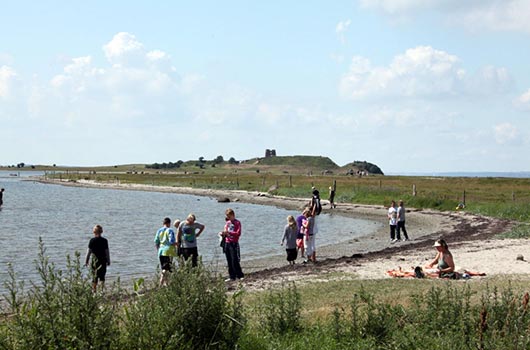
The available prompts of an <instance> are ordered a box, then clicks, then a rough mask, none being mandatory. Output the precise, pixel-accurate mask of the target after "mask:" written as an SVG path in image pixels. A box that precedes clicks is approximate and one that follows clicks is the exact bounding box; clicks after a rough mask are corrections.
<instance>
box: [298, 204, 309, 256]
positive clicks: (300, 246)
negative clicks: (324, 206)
mask: <svg viewBox="0 0 530 350" xmlns="http://www.w3.org/2000/svg"><path fill="white" fill-rule="evenodd" d="M306 210H309V208H304V210H303V211H302V213H301V214H300V215H298V216H297V217H296V226H297V235H296V248H297V249H298V250H299V251H300V256H301V257H304V256H305V254H304V253H305V250H304V238H305V233H304V232H305V231H304V227H303V226H302V223H303V221H304V220H305V219H306V217H305V215H304V211H306Z"/></svg>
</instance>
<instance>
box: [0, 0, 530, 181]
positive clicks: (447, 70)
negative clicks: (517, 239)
mask: <svg viewBox="0 0 530 350" xmlns="http://www.w3.org/2000/svg"><path fill="white" fill-rule="evenodd" d="M529 43H530V1H528V0H465V1H462V0H358V1H355V0H334V1H323V0H322V1H316V0H306V1H292V0H291V1H289V0H287V1H285V0H283V1H278V0H270V1H243V0H241V1H239V0H234V1H230V0H229V1H214V0H211V1H201V0H198V1H169V0H159V1H121V0H114V1H100V0H94V1H51V0H43V1H27V0H18V1H5V0H0V165H12V164H18V163H21V162H23V163H26V164H57V165H86V166H96V165H115V164H137V163H155V162H158V163H162V162H170V161H171V162H176V161H178V160H183V161H186V160H191V159H198V158H199V157H204V159H207V160H208V159H214V158H216V157H217V156H219V155H221V156H223V157H224V159H226V160H228V159H229V158H230V157H234V158H235V159H237V160H245V159H249V158H254V157H259V156H263V155H264V154H265V150H266V149H275V150H276V154H277V155H279V156H282V155H322V156H327V157H329V158H331V159H332V160H333V161H334V162H335V163H337V164H338V165H340V166H342V165H345V164H347V163H349V162H352V161H355V160H359V161H368V162H371V163H374V164H376V165H378V166H379V167H380V168H381V169H382V170H383V172H385V173H410V172H451V171H473V172H484V171H528V170H530V165H529V164H530V152H529V149H530V148H529V146H530V63H529V62H530V44H529Z"/></svg>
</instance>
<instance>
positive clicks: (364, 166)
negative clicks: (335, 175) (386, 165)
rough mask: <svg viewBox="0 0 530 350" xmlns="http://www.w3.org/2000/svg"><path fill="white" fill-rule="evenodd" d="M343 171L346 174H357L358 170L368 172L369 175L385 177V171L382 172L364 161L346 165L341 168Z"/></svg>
mask: <svg viewBox="0 0 530 350" xmlns="http://www.w3.org/2000/svg"><path fill="white" fill-rule="evenodd" d="M341 169H342V170H344V171H346V172H348V171H350V170H352V171H354V172H357V170H359V171H364V172H367V173H368V174H374V175H385V174H383V171H382V170H381V168H379V167H378V166H377V165H375V164H372V163H369V162H367V161H365V160H364V161H359V160H356V161H353V162H352V163H348V164H346V165H344V166H343V167H341Z"/></svg>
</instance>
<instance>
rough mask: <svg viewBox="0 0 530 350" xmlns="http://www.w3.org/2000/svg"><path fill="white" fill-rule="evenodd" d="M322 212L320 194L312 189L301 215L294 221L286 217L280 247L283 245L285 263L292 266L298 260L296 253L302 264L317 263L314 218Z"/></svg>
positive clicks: (292, 217) (316, 231)
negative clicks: (299, 254)
mask: <svg viewBox="0 0 530 350" xmlns="http://www.w3.org/2000/svg"><path fill="white" fill-rule="evenodd" d="M321 211H322V204H321V203H320V194H319V192H318V190H317V189H313V196H312V197H311V201H310V202H309V204H308V206H307V207H305V208H304V210H303V211H302V214H300V215H298V217H297V218H296V219H295V218H294V216H292V215H289V216H288V217H287V225H286V226H285V229H284V232H283V236H282V240H281V242H280V244H281V245H284V244H285V251H286V253H287V261H288V262H289V264H291V265H294V264H295V262H296V259H297V258H298V251H300V253H301V256H303V257H304V261H303V262H304V263H307V262H313V263H316V262H317V258H316V244H315V237H316V234H317V233H318V226H317V221H316V217H317V216H318V215H320V212H321Z"/></svg>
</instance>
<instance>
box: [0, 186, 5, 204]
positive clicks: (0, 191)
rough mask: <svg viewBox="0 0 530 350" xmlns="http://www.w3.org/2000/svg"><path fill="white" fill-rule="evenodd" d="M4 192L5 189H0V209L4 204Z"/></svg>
mask: <svg viewBox="0 0 530 350" xmlns="http://www.w3.org/2000/svg"><path fill="white" fill-rule="evenodd" d="M4 191H5V189H3V188H2V189H0V207H1V206H2V204H4Z"/></svg>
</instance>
